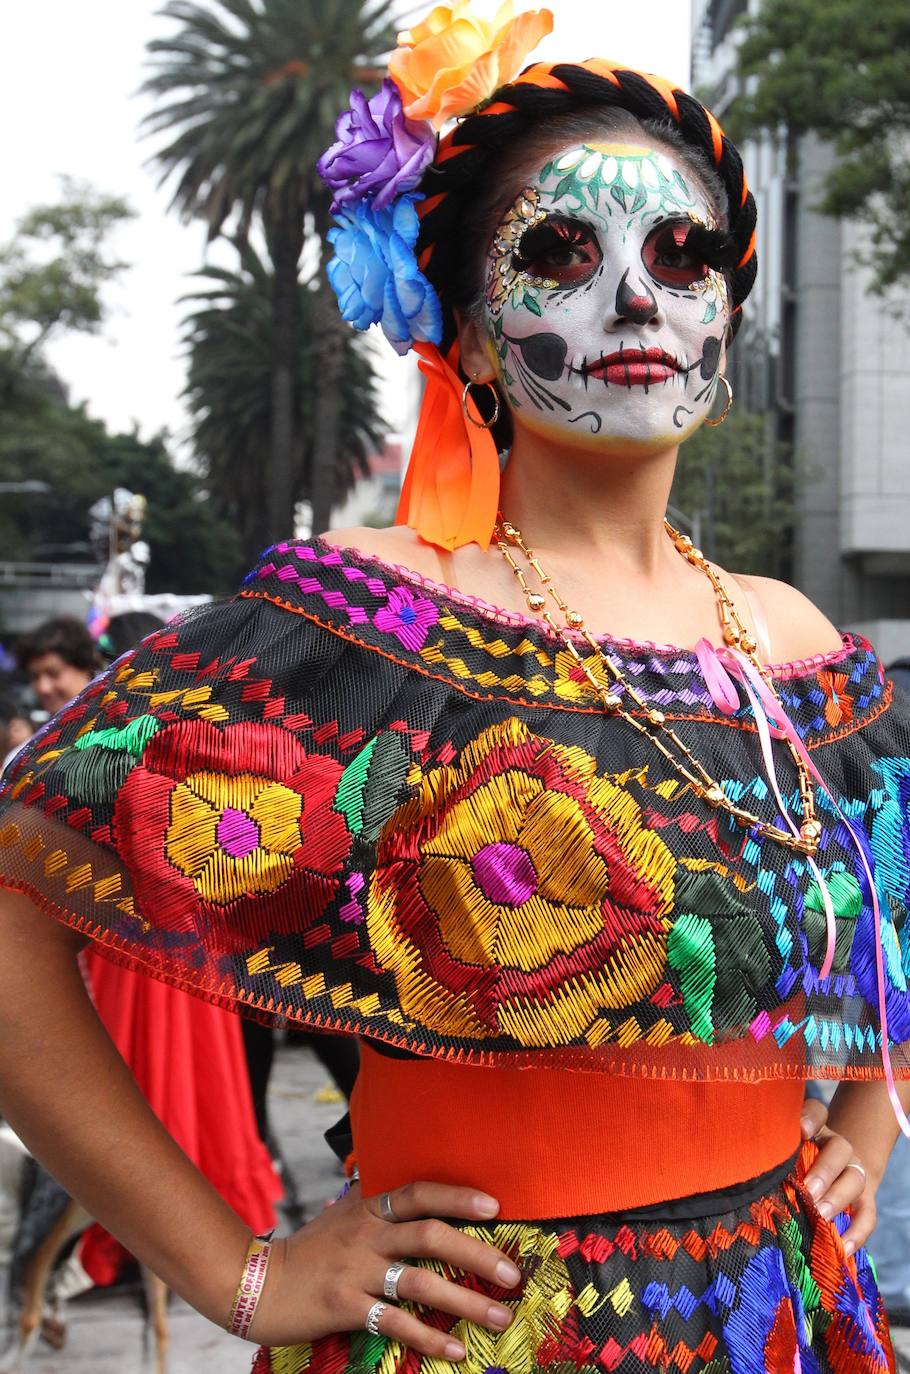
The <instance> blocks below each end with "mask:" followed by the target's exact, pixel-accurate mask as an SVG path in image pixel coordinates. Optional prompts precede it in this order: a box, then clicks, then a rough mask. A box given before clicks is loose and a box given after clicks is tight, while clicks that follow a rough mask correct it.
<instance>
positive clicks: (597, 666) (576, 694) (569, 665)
mask: <svg viewBox="0 0 910 1374" xmlns="http://www.w3.org/2000/svg"><path fill="white" fill-rule="evenodd" d="M584 664H585V667H586V668H588V669H589V670H590V672H591V673H592V674H593V676H594V679H595V681H596V682H597V683H598V684H599V685H600V686H601V687H603V688H604V689H605V690H609V689H610V687H611V686H612V679H611V677H610V674H609V673H608V672H607V670H606V668H605V667H604V662H603V659H602V658H601V656H600V654H588V655H587V657H586V658H585V659H584ZM553 666H554V668H555V670H556V681H555V682H554V683H553V691H554V692H555V693H556V695H557V696H558V697H562V698H563V700H564V701H580V700H582V698H584V697H590V698H591V699H592V701H596V700H597V694H596V693H595V691H594V688H593V687H592V686H591V683H590V681H589V680H588V677H587V675H586V674H585V672H584V671H583V669H582V666H581V664H580V663H579V662H578V660H577V659H576V658H575V656H574V654H570V653H569V651H568V649H560V651H559V653H558V654H557V655H556V658H555V660H554V665H553Z"/></svg>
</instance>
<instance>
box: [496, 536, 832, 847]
mask: <svg viewBox="0 0 910 1374" xmlns="http://www.w3.org/2000/svg"><path fill="white" fill-rule="evenodd" d="M664 526H665V528H666V531H667V534H668V535H669V536H670V538H671V539H672V540H673V544H674V547H675V548H676V549H677V551H678V552H679V553H680V554H681V555H682V557H683V558H685V559H686V561H687V562H688V563H690V564H691V565H692V567H693V568H697V569H698V570H699V572H702V573H704V575H705V576H706V577H707V578H708V581H709V582H710V583H711V586H712V588H713V590H714V596H715V599H716V601H717V609H718V613H719V615H720V623H721V630H722V633H723V638H724V643H725V644H727V645H728V646H730V647H734V648H737V649H739V650H740V652H741V653H743V654H745V656H746V657H747V658H748V659H749V661H750V662H751V663H752V664H753V665H754V667H755V668H756V670H757V671H758V672H759V673H761V674H762V676H763V677H764V678H765V681H766V682H767V681H768V679H767V675H766V674H765V671H764V669H763V667H762V665H761V663H760V662H759V660H758V659H757V657H756V648H757V645H756V643H755V640H754V638H753V637H752V635H751V634H750V633H749V631H748V630H747V628H746V626H745V625H744V624H743V622H742V620H741V619H740V617H739V614H738V613H737V610H736V607H735V605H734V604H733V602H732V600H731V599H730V597H729V596H728V594H727V591H726V589H725V587H724V585H723V583H722V582H721V581H720V579H719V578H718V576H717V574H716V573H715V572H714V569H713V568H712V567H711V565H710V564H709V563H708V561H707V559H706V558H705V556H704V554H703V553H702V552H701V550H700V549H696V548H694V547H693V544H692V541H691V539H689V538H688V537H687V536H686V535H684V534H680V533H679V531H678V530H675V529H674V528H673V526H672V525H671V524H670V523H669V522H668V521H665V522H664ZM494 537H495V539H496V544H497V547H498V549H499V552H500V553H501V554H502V556H503V558H504V559H505V561H506V563H507V564H508V566H509V567H510V568H511V570H512V573H513V574H514V576H515V578H516V580H517V582H518V585H519V586H520V587H521V590H522V593H523V595H524V598H525V601H526V603H527V606H528V609H529V610H530V611H531V612H532V614H533V615H535V616H541V618H542V619H543V620H544V621H545V622H546V624H547V625H549V627H550V629H551V630H553V632H554V633H555V634H557V635H558V636H559V638H560V639H561V640H562V642H563V644H564V645H565V648H566V650H567V651H568V653H569V654H571V656H572V658H573V659H574V660H575V663H576V665H577V666H578V668H579V669H580V671H581V672H582V673H583V674H584V676H585V678H586V679H587V681H588V683H589V684H590V686H591V687H592V688H593V690H594V692H595V693H596V694H597V696H598V697H599V699H600V702H601V704H602V705H603V707H604V710H605V711H606V712H607V713H608V714H609V715H611V716H618V717H619V718H620V719H621V720H624V721H625V722H626V723H627V724H628V725H629V726H631V727H632V729H633V730H635V731H636V732H637V733H638V734H640V735H642V736H644V737H645V738H646V739H647V740H649V741H650V743H651V744H652V745H653V747H654V748H655V749H656V750H657V751H658V752H659V753H660V754H662V755H663V757H664V758H665V759H666V761H667V762H668V763H669V764H670V766H671V768H673V770H674V772H676V773H677V774H678V775H679V776H680V777H682V778H684V779H685V781H686V782H687V783H688V785H689V787H690V788H691V790H692V792H693V793H694V795H695V796H696V797H698V798H700V799H701V800H702V801H703V802H705V803H706V804H707V805H708V806H710V807H712V808H713V809H714V810H716V811H723V812H725V813H726V814H727V815H728V816H730V818H731V819H732V820H733V821H734V822H735V823H736V824H737V825H738V826H740V827H741V828H742V829H743V830H752V831H754V832H755V833H756V834H758V835H762V836H764V837H766V838H767V839H770V840H774V841H775V843H777V844H781V845H783V846H784V847H785V848H787V849H792V850H795V851H796V852H797V853H800V854H807V855H809V856H810V857H812V856H814V855H815V854H816V853H817V852H818V843H819V839H820V837H821V825H820V824H819V822H818V820H817V819H816V814H815V793H814V791H813V788H812V779H811V777H810V775H809V770H808V769H807V767H806V765H805V764H804V763H803V760H802V759H801V758H800V756H799V754H798V753H797V751H796V750H795V749H794V748H793V745H792V744H791V743H790V741H789V740H788V741H787V749H788V750H789V753H790V757H791V758H792V759H793V763H794V765H795V767H796V773H797V778H798V781H799V794H800V799H801V802H802V814H803V819H802V824H801V825H800V829H799V835H798V836H796V835H794V834H792V833H791V832H790V831H789V830H783V829H781V827H780V826H777V825H772V824H771V823H770V822H769V821H763V820H761V819H760V817H758V816H755V815H753V814H752V812H751V811H746V810H745V809H744V808H743V807H741V806H737V804H736V803H735V802H734V801H733V800H732V798H731V797H729V796H728V795H727V793H726V792H725V791H724V788H723V786H722V785H721V783H720V782H718V781H717V779H716V778H713V777H712V776H711V774H710V773H709V772H708V771H707V769H706V768H705V767H704V766H703V764H702V763H701V762H700V761H699V760H698V759H697V758H696V757H695V755H694V754H693V753H692V751H691V749H689V748H688V746H687V745H686V744H684V743H683V741H682V740H681V739H680V738H679V735H678V734H677V733H676V731H675V730H674V729H673V727H672V726H671V725H670V724H668V722H667V718H666V716H665V715H664V713H663V711H658V710H655V709H654V707H651V706H649V705H648V704H647V702H646V701H645V700H644V699H643V698H642V697H641V696H640V694H639V693H638V692H637V691H636V690H635V688H634V687H633V685H632V683H631V682H630V681H629V680H628V678H626V677H625V676H624V675H623V673H622V672H621V671H620V669H619V668H617V667H616V665H615V663H613V661H612V660H611V659H610V658H609V657H608V656H607V654H606V653H605V652H604V649H603V647H602V646H601V645H600V644H599V643H598V641H597V640H596V639H595V638H594V636H593V635H592V634H591V632H590V630H588V629H587V628H586V627H585V622H584V617H583V616H582V615H581V614H580V613H579V612H578V611H573V610H570V608H569V606H568V605H567V604H566V602H565V601H564V600H563V599H562V597H561V596H560V594H559V592H558V591H557V590H556V588H555V587H554V585H553V581H552V578H551V577H550V576H549V574H548V573H546V572H545V571H544V569H543V568H542V567H541V565H540V562H539V560H538V558H537V556H536V554H535V553H534V551H533V550H532V549H530V548H528V546H527V544H526V543H525V541H524V537H523V535H522V533H521V530H519V529H517V528H516V526H515V525H512V524H510V523H509V521H507V520H505V519H504V518H503V516H502V515H501V514H500V515H498V516H497V519H496V527H495V531H494ZM515 549H517V550H518V552H519V553H520V554H521V555H522V557H523V558H524V560H525V562H526V563H527V565H528V567H530V568H531V570H532V571H533V572H534V574H535V575H536V577H537V578H538V580H539V582H540V587H541V590H540V591H534V590H533V589H532V588H531V587H530V586H529V585H528V581H527V578H526V577H525V574H524V571H523V569H522V567H521V566H520V565H519V563H518V561H517V560H516V558H515V555H514V553H513V550H515ZM547 597H549V598H550V599H551V600H552V601H553V602H554V603H555V604H556V606H557V608H558V610H559V612H560V614H561V616H562V618H563V621H564V624H562V625H560V624H558V623H557V621H556V620H555V618H554V616H553V613H552V611H550V610H548V609H547ZM570 631H576V632H578V633H579V634H580V635H581V636H582V638H583V639H584V640H585V641H586V642H587V643H588V645H589V646H590V647H591V649H592V650H593V651H594V654H595V655H596V656H597V658H598V659H599V660H600V662H601V663H602V664H603V667H604V670H605V672H606V674H607V676H608V677H609V679H610V680H611V681H612V683H613V684H614V685H615V686H618V687H621V688H622V689H623V691H622V695H618V694H617V693H616V692H615V691H610V690H609V688H608V687H606V686H604V685H603V684H602V683H601V682H599V681H598V679H597V677H596V676H595V674H594V672H593V671H592V669H591V667H590V666H589V664H588V663H587V662H586V661H585V660H584V659H583V658H582V656H581V654H580V653H579V652H578V648H577V647H576V644H575V641H574V639H573V638H572V635H571V633H570ZM768 686H769V690H770V691H771V692H772V693H773V694H774V697H775V700H777V699H778V698H777V694H776V692H774V688H773V686H772V685H771V684H770V683H769V684H768ZM627 700H628V701H631V702H632V703H633V704H634V706H636V707H637V708H638V710H639V712H640V713H641V714H640V715H636V714H633V711H632V709H631V708H627V707H626V705H625V702H626V701H627ZM781 710H782V711H783V707H781Z"/></svg>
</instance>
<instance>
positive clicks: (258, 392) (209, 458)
mask: <svg viewBox="0 0 910 1374" xmlns="http://www.w3.org/2000/svg"><path fill="white" fill-rule="evenodd" d="M238 251H239V253H240V267H239V269H238V270H236V271H232V270H230V269H227V268H223V267H206V268H204V269H203V270H202V271H201V272H199V273H198V274H197V278H198V281H199V289H197V290H195V291H193V292H192V293H190V294H188V295H186V296H184V297H183V302H184V304H185V305H186V306H187V307H188V310H187V314H186V317H185V319H184V336H183V337H184V342H185V344H186V345H187V348H188V354H189V368H188V384H187V389H186V397H187V401H188V404H189V408H190V413H191V415H192V422H193V438H194V447H195V450H196V455H197V459H198V461H199V464H200V467H201V469H202V471H203V472H204V473H205V475H206V477H207V478H208V481H209V485H210V488H211V490H212V493H213V496H214V498H215V501H216V504H217V507H218V510H219V513H220V514H222V515H223V516H224V517H226V518H227V519H228V520H230V521H231V522H232V523H233V524H234V525H235V527H236V528H237V530H238V531H239V533H240V536H241V540H242V541H243V543H244V546H245V549H246V552H247V556H248V557H249V558H250V559H252V558H255V556H256V554H257V553H258V551H259V550H258V548H257V547H256V541H257V537H258V528H257V521H256V516H257V514H258V512H261V510H262V505H263V501H264V499H265V492H264V481H265V480H266V476H265V474H266V464H265V463H264V454H265V451H266V448H267V443H268V434H269V429H270V424H271V405H272V390H271V381H272V361H273V357H272V352H273V350H272V343H273V339H272V331H273V293H272V286H273V274H272V271H271V269H270V268H269V266H268V265H267V264H266V263H264V262H263V261H262V259H261V258H260V257H259V256H258V254H257V253H256V252H255V251H254V249H253V248H252V246H251V245H250V244H239V245H238ZM311 288H312V283H309V282H302V283H301V284H300V286H299V292H298V310H299V321H300V322H299V329H298V339H297V358H296V374H297V379H298V382H299V385H298V386H297V387H296V389H295V392H296V399H295V408H296V414H295V428H296V432H297V434H298V436H299V440H298V451H297V453H296V454H295V478H296V480H295V490H294V499H295V500H298V501H299V500H302V499H305V498H306V497H308V496H309V494H310V481H311V476H312V465H313V460H314V455H315V452H316V442H317V436H316V434H315V432H314V409H315V397H316V394H317V389H318V376H319V351H318V341H319V339H320V337H321V335H322V332H323V331H322V328H321V324H320V320H319V319H318V311H319V310H320V308H321V304H322V298H321V294H320V293H319V292H317V291H314V290H312V289H311ZM344 347H345V356H344V369H343V381H342V386H341V394H340V396H339V402H340V414H341V434H340V443H339V450H338V459H337V462H336V465H335V491H336V497H337V499H339V500H340V499H342V497H343V496H344V494H345V493H346V492H347V491H348V490H349V489H350V487H351V485H352V483H353V482H354V481H355V480H356V478H357V477H358V476H359V475H360V474H363V473H365V472H366V471H367V457H368V455H369V454H370V453H371V452H373V451H375V449H376V448H377V446H378V445H379V444H380V442H381V440H382V434H383V424H382V421H381V419H380V416H379V409H378V395H377V388H376V383H375V379H374V376H373V371H372V366H371V363H370V359H369V356H368V353H367V350H366V348H365V345H364V341H363V340H362V339H361V338H359V337H357V336H356V335H354V334H353V332H348V333H346V335H345V345H344Z"/></svg>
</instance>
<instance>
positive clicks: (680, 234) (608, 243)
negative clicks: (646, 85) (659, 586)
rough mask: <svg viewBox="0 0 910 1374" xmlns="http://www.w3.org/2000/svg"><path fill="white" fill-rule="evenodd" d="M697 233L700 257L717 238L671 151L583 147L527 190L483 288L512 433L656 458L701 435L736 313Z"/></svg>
mask: <svg viewBox="0 0 910 1374" xmlns="http://www.w3.org/2000/svg"><path fill="white" fill-rule="evenodd" d="M694 226H701V231H700V233H695V232H694ZM690 233H692V237H693V239H699V240H700V243H699V250H700V253H701V254H704V255H705V256H710V250H711V246H712V243H713V241H715V240H716V241H717V242H718V243H719V242H720V240H721V239H722V237H723V236H722V234H721V233H720V232H719V231H718V229H717V222H716V219H715V217H714V212H713V209H712V206H711V204H710V202H709V201H708V199H707V197H706V195H705V193H704V192H703V191H702V189H701V187H700V186H699V185H698V184H697V183H696V182H695V179H694V177H693V176H692V173H691V172H690V171H689V169H688V168H687V167H686V166H685V164H684V163H683V162H682V161H681V160H680V159H678V158H677V157H676V156H675V154H674V153H673V152H672V151H671V150H667V149H663V148H657V147H654V146H650V147H648V146H645V145H642V146H634V145H629V144H620V143H585V144H576V145H573V146H572V147H570V148H566V149H565V150H563V151H562V152H558V153H556V155H555V156H554V157H553V158H552V159H551V160H550V161H549V162H547V163H546V165H545V166H543V167H541V169H540V170H539V172H537V174H536V175H535V176H534V177H533V179H532V180H529V181H528V183H527V185H526V186H525V187H524V188H523V189H522V191H521V193H520V194H519V195H518V196H517V197H516V199H515V201H514V202H513V204H512V205H511V206H510V208H509V210H508V212H507V213H506V215H505V216H504V218H503V219H502V221H501V222H500V224H499V227H498V229H497V231H496V234H495V236H494V239H493V242H492V244H491V246H490V250H489V254H488V270H487V279H486V318H487V324H488V330H489V337H490V341H491V345H492V349H493V350H494V351H495V365H496V368H497V372H498V374H499V381H500V385H501V387H502V390H503V391H504V393H505V395H506V397H507V398H508V402H509V406H510V409H511V410H512V412H513V421H514V423H515V424H516V426H519V427H520V426H526V427H527V428H528V429H530V430H534V431H538V432H540V433H543V434H545V435H547V436H549V437H550V438H552V439H558V441H559V442H561V443H566V442H574V443H582V444H584V445H585V446H586V447H590V446H591V444H592V442H593V443H596V444H597V445H598V446H599V445H601V444H602V445H603V446H604V447H605V448H606V449H609V448H611V447H615V446H616V445H617V444H619V445H620V446H621V447H628V446H629V444H630V443H632V444H635V445H636V446H638V445H640V446H641V447H642V448H643V449H646V450H648V451H655V452H656V451H658V450H660V449H662V448H667V447H669V446H671V445H675V444H678V443H680V442H681V441H682V440H683V439H685V438H686V436H687V435H688V434H690V433H691V432H692V431H693V430H694V429H696V428H697V427H698V425H699V424H700V423H701V422H702V420H703V419H704V418H705V416H706V415H707V414H708V413H709V411H710V409H711V405H712V402H713V401H714V397H715V394H716V392H717V387H718V375H719V371H720V366H721V362H722V359H723V353H724V338H725V334H726V328H727V325H728V323H729V318H730V316H729V306H728V302H727V290H726V282H725V280H724V277H723V274H722V273H721V272H720V271H717V270H712V269H711V268H710V267H709V266H708V265H707V264H706V263H705V262H704V261H703V260H701V257H700V256H697V255H694V254H693V251H692V247H691V244H690V245H687V244H686V238H687V235H689V234H690Z"/></svg>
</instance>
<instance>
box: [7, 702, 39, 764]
mask: <svg viewBox="0 0 910 1374" xmlns="http://www.w3.org/2000/svg"><path fill="white" fill-rule="evenodd" d="M33 729H34V727H33V725H32V722H31V719H30V717H29V715H28V712H27V711H26V710H25V709H24V707H22V706H20V705H19V703H18V702H17V701H16V700H15V698H14V697H11V696H10V697H6V696H4V697H0V773H2V772H3V770H4V768H5V767H6V765H7V763H9V761H10V759H11V758H13V757H14V756H15V755H16V754H18V752H19V750H20V749H21V748H22V746H23V744H25V743H26V742H27V741H28V740H29V739H31V736H32V731H33Z"/></svg>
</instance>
